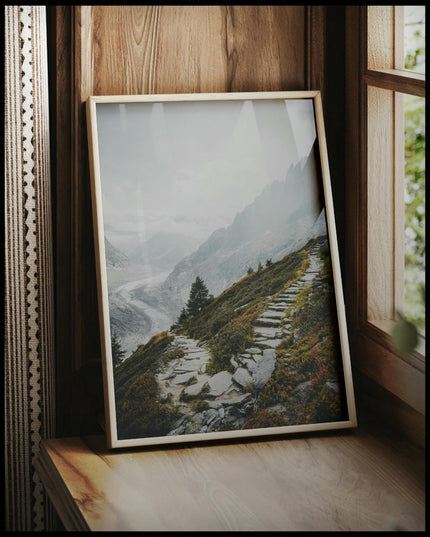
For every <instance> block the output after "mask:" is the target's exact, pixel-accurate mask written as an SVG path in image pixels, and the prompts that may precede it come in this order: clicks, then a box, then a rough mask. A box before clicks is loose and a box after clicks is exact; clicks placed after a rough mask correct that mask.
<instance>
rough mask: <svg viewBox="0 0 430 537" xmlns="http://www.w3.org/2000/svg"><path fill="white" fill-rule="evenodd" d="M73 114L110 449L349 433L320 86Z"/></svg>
mask: <svg viewBox="0 0 430 537" xmlns="http://www.w3.org/2000/svg"><path fill="white" fill-rule="evenodd" d="M87 117H88V129H89V147H90V163H91V171H92V196H93V213H94V231H95V245H96V261H97V269H98V282H99V290H98V291H99V295H98V296H99V305H100V321H101V322H100V327H101V339H102V351H103V366H104V388H105V413H106V428H107V438H108V444H109V446H110V447H121V446H133V445H151V444H166V443H175V442H185V441H187V442H189V441H194V440H205V439H219V438H230V437H251V436H258V435H271V434H272V435H273V434H277V433H288V432H300V431H313V430H323V429H335V428H346V427H353V426H355V424H356V417H355V407H354V400H353V387H352V378H351V370H350V360H349V350H348V341H347V332H346V324H345V313H344V309H343V298H342V285H341V279H340V269H339V261H338V252H337V242H336V234H335V226H334V216H333V208H332V200H331V190H330V182H329V169H328V163H327V154H326V148H325V137H324V127H323V121H322V111H321V101H320V95H319V92H269V93H246V94H243V93H241V94H240V93H236V94H235V93H230V94H193V95H164V96H163V95H151V96H136V97H134V96H117V97H112V96H110V97H90V98H89V100H88V103H87Z"/></svg>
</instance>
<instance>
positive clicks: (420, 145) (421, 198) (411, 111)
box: [404, 95, 425, 331]
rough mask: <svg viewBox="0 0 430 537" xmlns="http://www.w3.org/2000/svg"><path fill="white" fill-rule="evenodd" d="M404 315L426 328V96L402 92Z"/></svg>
mask: <svg viewBox="0 0 430 537" xmlns="http://www.w3.org/2000/svg"><path fill="white" fill-rule="evenodd" d="M404 103H405V108H404V110H405V310H404V313H405V317H406V318H407V319H408V320H409V321H411V322H412V323H414V324H415V326H417V327H418V328H419V329H421V330H423V331H424V329H425V299H424V290H425V234H424V230H425V99H424V98H422V97H415V96H413V95H405V100H404Z"/></svg>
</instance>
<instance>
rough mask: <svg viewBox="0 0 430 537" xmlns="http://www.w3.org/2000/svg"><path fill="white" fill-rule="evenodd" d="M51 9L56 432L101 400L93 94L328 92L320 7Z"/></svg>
mask: <svg viewBox="0 0 430 537" xmlns="http://www.w3.org/2000/svg"><path fill="white" fill-rule="evenodd" d="M48 10H49V11H48V13H49V18H48V20H49V23H50V32H51V38H50V42H51V47H52V48H53V49H54V50H55V53H52V59H51V63H52V66H53V69H52V72H53V73H54V74H53V75H52V80H51V86H52V87H51V92H55V93H54V94H55V96H56V97H55V99H54V103H53V114H52V115H53V118H52V121H53V123H54V126H55V131H56V136H55V140H54V141H53V145H54V153H55V156H54V160H55V164H54V170H53V178H54V182H55V193H56V222H55V228H56V231H57V236H56V252H57V255H56V278H57V297H56V308H57V314H56V315H57V371H58V375H57V376H58V378H57V384H58V393H59V398H58V402H57V404H58V412H59V416H58V422H57V423H58V434H59V435H60V436H66V435H74V434H86V433H91V432H92V431H93V430H94V427H95V426H94V424H95V423H96V414H97V412H99V411H100V410H101V409H102V408H103V407H102V405H103V403H102V397H101V374H100V343H99V329H98V313H97V295H96V274H95V262H94V244H93V229H92V215H91V196H90V181H89V164H88V151H87V137H86V123H85V109H84V103H85V100H86V98H87V97H88V96H89V95H91V94H93V95H114V94H147V93H158V94H161V93H195V92H198V93H201V92H230V91H232V92H236V91H275V90H301V89H321V90H322V91H323V97H324V91H325V83H324V76H325V61H326V60H325V47H324V44H325V19H324V17H325V8H324V7H321V6H317V7H316V8H313V7H312V8H311V7H309V6H49V7H48ZM315 84H317V85H319V86H320V87H315ZM329 152H330V149H329Z"/></svg>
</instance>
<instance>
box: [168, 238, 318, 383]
mask: <svg viewBox="0 0 430 537" xmlns="http://www.w3.org/2000/svg"><path fill="white" fill-rule="evenodd" d="M308 264H309V261H308V259H307V254H306V250H305V249H302V250H300V251H299V252H295V253H294V254H290V255H288V256H286V257H285V258H284V259H282V260H281V261H278V262H277V263H272V262H270V263H269V264H268V265H267V264H266V265H267V266H266V267H265V268H264V267H263V266H262V265H261V264H260V265H261V266H259V269H258V271H256V272H251V273H248V274H247V275H246V276H245V277H244V278H242V279H241V280H239V281H238V282H236V283H235V284H233V285H232V286H231V287H230V288H229V289H227V290H226V291H224V292H223V293H222V294H221V295H219V296H218V297H216V298H215V299H213V300H212V301H210V302H209V303H208V304H207V305H206V306H205V307H204V308H202V310H201V311H200V313H199V314H198V315H196V316H194V317H186V318H182V322H179V320H178V324H177V325H176V326H174V327H172V328H173V330H174V332H176V333H182V334H186V335H188V336H189V337H192V338H194V339H197V340H200V341H205V342H206V346H207V347H208V349H209V351H210V353H211V356H212V360H211V361H210V363H209V364H208V366H207V372H208V373H209V374H214V373H217V372H218V371H222V370H225V369H229V368H230V358H231V356H232V354H236V353H239V352H242V351H244V350H245V349H246V348H247V347H249V346H251V345H252V344H253V335H252V322H253V321H254V320H255V319H256V318H257V317H258V316H259V315H260V314H261V313H262V312H263V311H264V309H265V306H266V304H267V302H268V301H269V299H270V297H271V296H273V295H276V294H277V293H280V292H281V291H282V290H283V289H284V288H285V287H288V286H289V285H291V284H292V283H293V282H295V281H296V280H298V279H299V278H300V276H301V275H302V274H303V273H304V271H305V270H306V268H307V266H308ZM248 272H249V271H248Z"/></svg>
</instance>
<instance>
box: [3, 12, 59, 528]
mask: <svg viewBox="0 0 430 537" xmlns="http://www.w3.org/2000/svg"><path fill="white" fill-rule="evenodd" d="M4 9H5V17H4V21H5V24H4V28H5V41H4V42H5V146H4V148H5V149H4V150H5V187H4V188H5V190H4V191H5V375H4V379H5V380H4V384H5V385H4V388H5V434H4V437H5V500H4V505H5V529H6V530H7V531H43V530H49V529H50V526H51V525H52V511H51V507H50V505H49V502H48V501H47V499H46V496H45V493H44V489H43V486H42V484H41V482H40V479H39V477H38V475H37V473H36V472H35V471H34V467H33V462H34V460H35V457H36V456H37V454H38V452H39V447H40V442H41V440H42V439H43V438H48V437H52V436H53V433H54V426H55V419H54V409H55V405H54V326H53V271H52V229H51V194H50V168H49V166H50V164H49V157H50V155H49V125H48V120H49V114H48V65H47V38H46V6H5V7H4Z"/></svg>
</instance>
